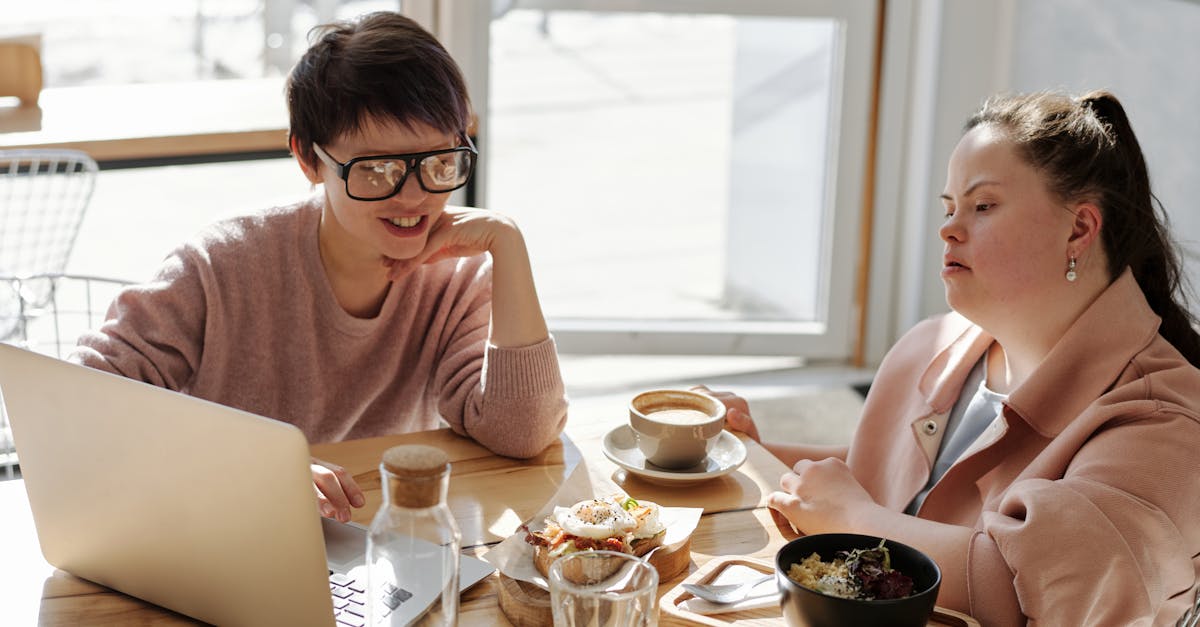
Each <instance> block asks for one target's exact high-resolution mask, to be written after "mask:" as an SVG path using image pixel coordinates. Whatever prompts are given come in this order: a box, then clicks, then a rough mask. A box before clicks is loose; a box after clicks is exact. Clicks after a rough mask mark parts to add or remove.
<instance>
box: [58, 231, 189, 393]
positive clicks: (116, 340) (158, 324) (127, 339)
mask: <svg viewBox="0 0 1200 627" xmlns="http://www.w3.org/2000/svg"><path fill="white" fill-rule="evenodd" d="M207 302H208V298H207V295H206V293H205V289H204V286H203V281H202V278H201V270H200V268H199V264H198V263H197V261H196V258H195V256H194V255H191V254H189V252H188V248H187V247H181V248H179V249H177V250H176V251H175V252H173V253H172V254H171V255H170V256H168V257H167V259H166V260H165V261H164V262H163V265H162V267H161V268H160V270H159V272H158V274H157V276H156V277H155V278H154V279H153V280H152V281H150V282H149V283H145V284H141V285H133V286H130V287H127V288H125V289H123V290H122V291H121V292H120V293H119V294H118V295H117V297H116V298H115V299H114V300H113V302H112V304H111V305H110V306H109V310H108V314H107V315H106V317H105V321H104V323H103V324H102V325H101V326H100V328H99V329H98V330H94V331H88V332H86V333H84V334H83V335H82V336H81V337H80V339H79V344H78V346H77V347H76V349H75V351H74V352H73V353H72V354H71V355H70V357H69V359H70V360H71V361H74V362H76V363H80V364H83V365H85V366H89V367H92V368H96V369H99V370H104V371H107V372H111V373H114V374H119V375H122V376H125V377H128V378H131V379H137V380H139V381H144V382H146V383H150V384H153V385H157V386H160V387H165V388H168V389H171V390H176V391H183V392H186V391H187V388H188V385H189V382H190V381H191V378H192V375H193V373H194V372H195V371H196V369H197V368H198V366H199V360H200V356H201V352H202V350H203V343H204V328H205V327H204V325H205V320H206V304H207Z"/></svg>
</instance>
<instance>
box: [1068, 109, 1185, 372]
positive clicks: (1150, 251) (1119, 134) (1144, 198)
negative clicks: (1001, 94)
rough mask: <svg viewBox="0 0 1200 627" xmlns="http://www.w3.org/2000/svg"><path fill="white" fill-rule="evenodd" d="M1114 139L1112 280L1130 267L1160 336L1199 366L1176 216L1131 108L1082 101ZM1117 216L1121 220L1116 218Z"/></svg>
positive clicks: (1108, 241)
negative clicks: (1174, 229)
mask: <svg viewBox="0 0 1200 627" xmlns="http://www.w3.org/2000/svg"><path fill="white" fill-rule="evenodd" d="M1080 105H1081V106H1082V107H1083V108H1084V109H1086V110H1090V111H1091V113H1092V114H1093V115H1094V116H1095V118H1096V120H1097V121H1098V122H1100V123H1101V124H1102V125H1103V126H1104V128H1105V130H1106V131H1107V133H1106V134H1107V135H1108V137H1110V138H1111V141H1112V147H1113V151H1114V152H1115V156H1116V162H1117V163H1118V164H1122V165H1123V168H1122V169H1123V170H1124V172H1120V173H1114V174H1118V177H1119V178H1120V179H1123V180H1121V181H1120V182H1121V183H1122V184H1121V185H1109V186H1106V187H1107V189H1104V190H1102V192H1101V203H1103V204H1104V205H1107V206H1106V209H1107V211H1106V212H1105V222H1106V223H1105V228H1104V229H1102V230H1101V236H1102V239H1103V243H1104V249H1105V253H1106V254H1107V256H1108V260H1109V269H1110V271H1111V272H1112V275H1113V276H1112V278H1113V279H1116V277H1117V276H1119V275H1120V273H1121V272H1122V271H1123V270H1124V268H1125V267H1127V266H1128V267H1129V268H1130V269H1131V270H1132V272H1133V277H1134V278H1135V279H1137V282H1138V285H1139V286H1140V287H1141V288H1142V292H1143V293H1144V294H1145V296H1146V301H1147V302H1148V303H1149V304H1150V308H1151V309H1153V310H1154V313H1156V314H1158V316H1159V317H1160V318H1162V325H1161V326H1160V327H1159V331H1158V332H1159V334H1160V335H1162V336H1163V337H1164V338H1165V339H1166V340H1167V341H1168V342H1170V343H1171V344H1172V345H1173V346H1175V348H1176V349H1178V350H1179V352H1180V353H1183V356H1184V357H1185V358H1187V360H1188V361H1189V362H1190V363H1191V364H1192V365H1193V366H1197V367H1200V334H1197V332H1196V318H1195V316H1194V315H1192V314H1191V312H1190V311H1189V309H1188V300H1187V290H1186V284H1185V280H1186V279H1185V277H1184V274H1183V271H1182V266H1181V262H1180V257H1179V253H1178V251H1177V249H1176V246H1175V244H1174V243H1173V242H1172V241H1171V238H1170V236H1169V235H1168V226H1169V224H1170V219H1169V218H1168V216H1167V213H1166V211H1165V210H1164V209H1163V207H1162V203H1161V202H1160V201H1159V200H1158V197H1156V196H1155V195H1154V193H1153V192H1152V191H1151V189H1150V175H1149V169H1148V168H1147V167H1146V160H1145V157H1144V156H1143V153H1142V149H1141V146H1140V145H1139V143H1138V140H1137V136H1136V135H1134V133H1133V126H1132V125H1131V124H1130V123H1129V117H1128V116H1127V115H1126V114H1125V108H1124V107H1122V106H1121V103H1120V102H1119V101H1118V100H1117V98H1116V97H1115V96H1113V95H1112V94H1110V93H1108V92H1105V91H1095V92H1092V93H1090V94H1088V95H1086V96H1084V97H1083V98H1082V99H1080ZM1113 219H1115V223H1110V222H1109V221H1110V220H1113Z"/></svg>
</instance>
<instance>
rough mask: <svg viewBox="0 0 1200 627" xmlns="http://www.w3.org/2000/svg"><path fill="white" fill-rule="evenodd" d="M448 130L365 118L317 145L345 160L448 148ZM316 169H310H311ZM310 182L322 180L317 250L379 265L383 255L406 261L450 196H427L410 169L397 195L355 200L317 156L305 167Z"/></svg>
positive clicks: (451, 144) (450, 137)
mask: <svg viewBox="0 0 1200 627" xmlns="http://www.w3.org/2000/svg"><path fill="white" fill-rule="evenodd" d="M455 145H457V142H456V140H455V138H454V136H453V135H452V134H447V133H443V132H441V131H438V130H436V129H434V128H432V127H430V126H427V125H424V124H421V123H417V122H414V123H413V127H412V129H409V128H405V127H404V126H401V125H399V124H383V123H380V122H379V121H377V120H374V119H367V120H366V122H365V123H364V124H363V125H362V127H361V128H360V129H359V130H358V131H357V132H354V133H351V134H347V135H343V136H341V137H338V138H337V139H335V140H334V141H332V142H330V143H329V144H327V145H324V146H321V147H322V148H324V149H325V152H326V153H328V154H329V156H330V157H332V158H333V159H335V160H336V161H338V162H340V163H345V162H347V161H349V160H350V159H353V158H355V157H364V156H370V155H394V154H407V153H414V152H426V151H430V150H439V149H442V148H452V147H454V146H455ZM312 167H316V170H315V171H314V170H311V168H312ZM305 173H306V174H308V175H309V179H310V180H312V181H313V182H314V183H324V184H325V198H326V202H325V208H324V212H323V214H322V216H321V230H320V239H321V246H322V250H325V251H331V252H332V253H333V254H334V255H336V256H338V257H339V258H340V259H342V260H348V259H357V260H360V261H361V262H364V263H369V264H373V265H374V266H377V267H379V268H382V266H381V265H379V262H380V260H381V259H382V258H383V257H389V258H392V259H410V258H412V257H415V256H416V255H417V254H418V253H420V252H421V250H422V249H423V248H424V247H425V241H426V239H427V238H428V236H429V230H430V228H432V226H433V225H434V224H435V223H436V222H437V220H438V218H439V217H441V215H442V212H443V210H444V209H445V207H446V202H447V201H448V200H449V199H450V194H431V193H429V192H426V191H425V190H424V189H422V188H421V185H420V184H419V183H418V182H417V177H416V175H415V173H413V174H410V175H409V176H408V179H407V180H405V182H404V187H402V188H401V190H400V193H398V194H396V195H395V196H392V197H391V198H387V199H384V200H355V199H353V198H351V197H350V196H349V195H347V193H346V182H345V181H343V180H342V179H341V178H340V177H339V176H338V174H337V172H336V171H335V170H334V168H332V167H330V166H329V165H328V164H326V163H324V162H322V161H321V160H319V159H318V160H317V161H316V162H315V163H313V164H311V165H310V166H307V167H305Z"/></svg>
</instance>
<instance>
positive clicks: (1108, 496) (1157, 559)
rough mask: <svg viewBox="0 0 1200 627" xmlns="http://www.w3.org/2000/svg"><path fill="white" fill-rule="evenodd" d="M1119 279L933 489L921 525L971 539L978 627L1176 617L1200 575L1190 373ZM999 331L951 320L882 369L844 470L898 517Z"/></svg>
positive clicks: (924, 327) (1196, 435)
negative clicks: (956, 530) (936, 525)
mask: <svg viewBox="0 0 1200 627" xmlns="http://www.w3.org/2000/svg"><path fill="white" fill-rule="evenodd" d="M1159 322H1160V320H1159V318H1158V316H1156V315H1155V314H1154V312H1153V311H1152V310H1151V309H1150V307H1149V305H1148V304H1147V303H1146V300H1145V298H1144V297H1143V295H1142V292H1141V289H1140V288H1139V287H1138V285H1137V282H1136V281H1135V280H1134V278H1133V275H1132V274H1131V273H1130V272H1129V271H1128V270H1126V272H1125V274H1123V275H1122V276H1121V277H1120V278H1118V279H1117V280H1116V281H1115V282H1114V283H1113V284H1112V285H1111V286H1109V288H1108V289H1107V290H1106V291H1105V292H1104V293H1103V294H1101V296H1100V297H1099V298H1097V299H1096V301H1095V302H1094V303H1093V304H1092V305H1091V306H1090V307H1089V308H1088V309H1087V310H1086V311H1085V312H1084V313H1083V315H1082V316H1080V318H1079V319H1078V320H1076V321H1075V323H1074V324H1073V325H1072V326H1071V328H1070V329H1069V330H1068V331H1067V333H1066V335H1065V336H1064V337H1063V338H1062V339H1061V340H1060V341H1059V343H1058V344H1057V345H1056V346H1055V347H1054V349H1053V350H1052V351H1051V353H1050V355H1049V356H1047V358H1046V360H1045V361H1044V362H1043V363H1042V364H1041V365H1040V366H1039V367H1038V369H1037V370H1036V371H1035V372H1034V373H1033V374H1032V375H1031V376H1030V377H1029V379H1028V380H1027V381H1026V382H1025V383H1024V384H1022V385H1021V386H1020V387H1018V388H1017V389H1015V390H1013V392H1012V394H1010V396H1009V399H1008V401H1007V402H1006V403H1005V407H1004V411H1003V414H1002V416H1001V417H1000V419H999V420H997V421H996V423H994V424H993V425H992V426H991V427H990V428H989V429H988V430H987V431H985V432H984V434H983V435H981V436H980V439H979V441H977V442H976V443H975V445H973V446H972V447H971V448H970V449H968V451H967V452H966V453H965V454H964V455H963V458H962V459H960V460H959V461H958V462H957V463H956V464H954V465H953V466H952V467H951V468H950V469H949V470H948V471H947V472H946V474H945V476H943V477H942V479H941V481H939V482H938V483H937V485H936V486H934V488H933V489H932V490H931V491H930V493H929V496H928V498H927V499H926V500H925V503H924V505H923V506H922V507H921V510H920V511H919V512H918V516H919V517H920V518H926V519H930V520H935V521H939V522H944V523H949V524H954V525H960V526H966V527H970V528H972V529H974V530H975V534H974V536H973V538H972V540H971V544H970V549H969V551H968V553H967V555H965V556H964V559H965V561H966V569H965V570H966V572H968V573H969V574H968V582H967V586H968V593H969V597H970V608H968V611H969V612H970V613H971V614H972V615H973V616H975V617H977V618H979V619H980V621H981V622H982V623H983V624H985V625H1019V624H1025V623H1028V624H1044V625H1171V624H1174V621H1175V620H1176V619H1178V618H1179V616H1180V615H1181V614H1182V613H1183V612H1184V610H1185V609H1186V607H1187V606H1188V605H1189V604H1190V602H1191V600H1192V589H1193V588H1194V586H1195V585H1196V581H1197V579H1198V574H1200V370H1197V369H1196V368H1195V367H1193V366H1191V365H1190V364H1188V363H1187V361H1186V360H1185V359H1184V358H1183V356H1182V355H1180V354H1179V352H1178V351H1176V350H1175V348H1174V347H1172V346H1171V345H1170V344H1169V343H1168V342H1167V341H1166V340H1164V339H1163V338H1162V337H1161V336H1159V335H1158V326H1159ZM992 341H993V340H992V338H991V337H990V336H989V335H987V334H986V333H985V332H984V331H983V330H982V329H980V328H979V327H977V326H974V325H972V324H971V323H970V322H969V321H967V320H966V319H964V318H962V317H961V316H958V315H957V314H949V315H945V316H941V317H937V318H933V319H930V320H926V321H925V322H922V323H921V324H919V325H918V326H917V327H915V328H914V329H913V330H912V331H910V332H909V333H908V334H906V335H905V336H904V337H903V338H901V340H900V341H899V342H898V343H897V344H896V346H895V347H894V348H893V349H892V351H891V352H890V353H889V354H888V355H887V357H886V358H885V359H884V361H883V363H882V364H881V365H880V368H879V371H878V374H877V376H876V379H875V382H874V383H873V384H872V386H871V393H870V395H869V397H868V398H867V401H866V405H865V407H864V410H863V415H862V419H861V422H860V424H859V427H858V430H857V433H856V435H855V438H854V441H853V443H852V444H851V447H850V454H849V458H848V460H847V461H848V463H849V465H850V468H851V470H852V471H853V473H854V475H855V477H856V478H857V479H858V480H859V481H860V482H861V483H862V484H863V486H865V487H866V489H867V491H868V492H870V494H871V495H872V496H873V497H874V498H875V499H876V500H877V501H878V502H879V503H881V504H883V505H885V506H887V507H889V508H892V509H896V510H902V509H904V507H906V506H907V505H908V503H909V502H910V501H911V500H912V498H913V496H914V495H915V494H916V493H917V492H918V491H919V490H920V489H921V487H923V486H924V484H925V482H926V481H927V480H928V478H929V472H930V468H931V466H932V461H933V459H934V458H935V456H936V455H937V449H938V445H939V442H940V440H941V437H942V434H943V432H944V427H945V424H946V420H947V417H948V415H949V412H950V409H951V407H952V406H953V405H954V402H955V401H956V400H957V399H958V397H959V393H960V391H961V388H962V385H963V381H964V380H965V378H966V377H967V374H968V373H969V372H970V370H971V367H972V365H973V364H975V362H976V361H977V360H978V359H979V358H980V357H981V356H982V355H983V354H984V351H985V350H986V349H987V347H988V346H989V345H990V344H991V343H992Z"/></svg>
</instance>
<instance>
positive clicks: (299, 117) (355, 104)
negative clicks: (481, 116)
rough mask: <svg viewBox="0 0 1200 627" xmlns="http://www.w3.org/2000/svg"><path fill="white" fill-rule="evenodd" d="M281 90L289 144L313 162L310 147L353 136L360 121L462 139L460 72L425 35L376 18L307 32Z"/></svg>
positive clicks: (391, 18) (400, 19) (410, 24)
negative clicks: (425, 128) (420, 128)
mask: <svg viewBox="0 0 1200 627" xmlns="http://www.w3.org/2000/svg"><path fill="white" fill-rule="evenodd" d="M309 37H310V39H311V41H312V44H311V45H310V46H309V48H308V51H307V52H305V53H304V56H302V57H300V60H299V61H298V62H297V63H296V66H295V67H293V68H292V71H291V74H289V75H288V79H287V83H286V86H285V90H286V94H287V105H288V139H289V142H290V141H291V140H293V139H295V140H296V141H295V147H296V150H298V151H299V154H298V155H296V156H297V157H298V158H300V159H302V160H303V161H304V162H305V163H309V164H314V163H316V155H315V154H314V153H313V150H312V144H314V143H317V144H325V143H328V142H329V141H330V140H332V139H334V138H337V137H339V136H341V135H344V134H346V133H351V132H354V131H355V130H358V129H359V128H362V125H363V124H364V122H365V121H366V119H367V118H375V119H377V120H380V121H383V122H389V121H390V122H395V123H397V124H399V125H401V126H404V127H407V128H411V127H412V126H413V124H414V123H422V124H425V125H428V126H430V127H432V128H434V129H437V130H439V131H443V132H445V133H446V134H448V135H457V134H459V133H465V132H466V130H467V125H468V123H469V121H470V115H471V114H470V108H471V104H470V100H469V98H468V96H467V87H466V82H465V81H464V80H463V77H462V72H461V71H459V68H458V65H457V64H456V63H455V62H454V59H453V58H452V57H451V56H450V53H449V52H446V49H445V48H443V47H442V44H440V43H438V40H437V39H436V38H434V36H433V35H431V34H430V33H429V32H428V31H426V30H425V29H423V28H421V26H420V25H419V24H417V23H416V22H414V21H413V20H411V19H409V18H407V17H404V16H403V15H400V14H398V13H392V12H388V11H380V12H377V13H368V14H366V15H363V16H360V17H358V18H356V19H354V20H349V21H343V22H335V23H333V24H326V25H323V26H317V27H316V28H314V29H313V30H312V31H311V32H310V34H309Z"/></svg>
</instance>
